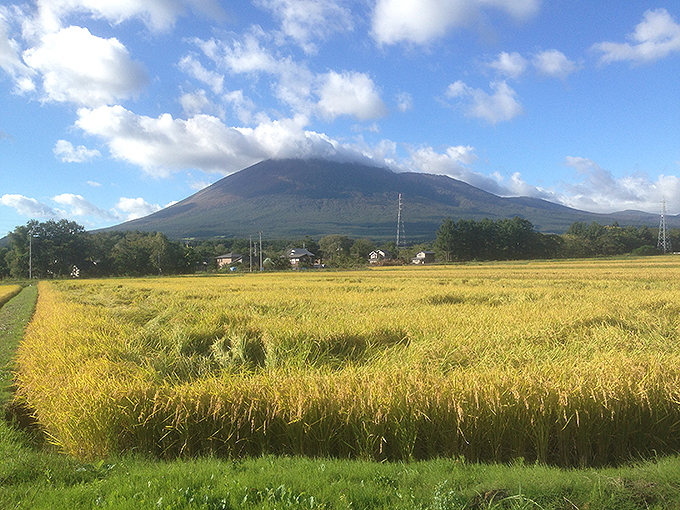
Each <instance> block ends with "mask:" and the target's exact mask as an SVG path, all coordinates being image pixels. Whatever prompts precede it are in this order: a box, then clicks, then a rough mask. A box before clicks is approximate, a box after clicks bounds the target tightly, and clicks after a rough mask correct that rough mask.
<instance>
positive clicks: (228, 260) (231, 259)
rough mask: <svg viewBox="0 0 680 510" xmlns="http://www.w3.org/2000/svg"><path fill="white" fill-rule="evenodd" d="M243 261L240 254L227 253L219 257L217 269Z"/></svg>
mask: <svg viewBox="0 0 680 510" xmlns="http://www.w3.org/2000/svg"><path fill="white" fill-rule="evenodd" d="M242 260H243V255H240V254H238V253H226V254H224V255H220V256H219V257H217V269H222V268H223V267H228V266H230V265H232V264H236V263H238V262H241V261H242Z"/></svg>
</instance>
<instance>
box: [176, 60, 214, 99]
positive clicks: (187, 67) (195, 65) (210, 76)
mask: <svg viewBox="0 0 680 510" xmlns="http://www.w3.org/2000/svg"><path fill="white" fill-rule="evenodd" d="M179 68H180V69H181V70H182V71H184V72H185V73H187V74H189V75H191V76H193V77H194V78H196V79H197V80H199V81H201V82H203V83H205V84H206V85H208V86H209V87H210V89H211V90H212V91H213V93H215V94H219V93H220V92H222V87H223V85H224V76H222V75H221V74H218V73H216V72H214V71H208V70H207V69H206V68H205V67H203V65H202V64H201V63H200V62H199V61H198V60H196V58H195V57H194V56H193V55H186V56H185V57H183V58H182V59H181V60H180V61H179Z"/></svg>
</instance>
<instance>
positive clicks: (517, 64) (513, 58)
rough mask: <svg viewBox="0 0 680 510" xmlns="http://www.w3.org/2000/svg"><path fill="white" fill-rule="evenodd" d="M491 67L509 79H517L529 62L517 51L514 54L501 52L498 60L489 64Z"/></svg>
mask: <svg viewBox="0 0 680 510" xmlns="http://www.w3.org/2000/svg"><path fill="white" fill-rule="evenodd" d="M489 67H490V68H492V69H494V70H496V71H497V72H499V73H501V74H503V75H505V76H507V77H508V78H517V77H519V76H520V75H521V74H522V73H524V71H525V70H526V68H527V61H526V59H525V58H524V57H522V55H520V54H519V53H517V52H516V51H515V52H513V53H506V52H505V51H504V52H501V53H499V54H498V57H496V60H494V61H493V62H491V63H490V64H489Z"/></svg>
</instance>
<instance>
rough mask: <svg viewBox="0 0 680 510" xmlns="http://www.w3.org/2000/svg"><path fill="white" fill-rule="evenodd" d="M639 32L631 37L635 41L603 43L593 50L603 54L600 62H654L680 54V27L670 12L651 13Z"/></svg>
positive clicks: (658, 10) (648, 13)
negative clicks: (673, 54)
mask: <svg viewBox="0 0 680 510" xmlns="http://www.w3.org/2000/svg"><path fill="white" fill-rule="evenodd" d="M643 18H644V19H643V20H642V21H641V22H640V23H639V24H638V25H637V26H636V27H635V31H634V32H633V33H632V34H629V35H628V36H627V37H628V39H629V40H630V41H631V42H628V43H615V42H602V43H598V44H595V45H594V46H593V49H595V50H597V51H601V52H602V53H603V55H602V56H601V57H600V62H601V63H603V64H608V63H610V62H617V61H631V62H651V61H654V60H659V59H662V58H664V57H666V56H668V55H669V54H670V53H673V52H677V51H680V25H679V24H678V23H676V22H675V20H674V19H673V18H672V17H671V15H670V14H669V13H668V11H667V10H666V9H656V10H650V11H647V12H645V13H644V15H643Z"/></svg>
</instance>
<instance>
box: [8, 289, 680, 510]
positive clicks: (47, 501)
mask: <svg viewBox="0 0 680 510" xmlns="http://www.w3.org/2000/svg"><path fill="white" fill-rule="evenodd" d="M36 295H37V290H36V289H35V287H28V288H26V289H24V291H22V293H21V294H19V295H18V296H16V297H15V298H14V299H12V300H11V301H9V302H8V303H7V305H5V306H4V307H3V308H2V309H0V365H1V366H3V372H2V395H1V396H0V398H1V399H2V400H1V403H2V404H3V406H6V404H7V403H8V402H9V399H10V397H11V378H10V376H11V367H12V364H11V363H12V362H11V359H12V356H13V354H14V351H15V349H16V346H17V345H18V343H19V341H20V339H21V336H22V333H23V329H24V326H25V325H26V323H27V322H28V320H29V318H30V316H31V314H32V312H33V307H34V303H35V298H36ZM0 508H3V509H48V508H49V509H62V508H63V509H79V508H115V509H127V508H130V509H134V510H141V509H147V508H149V509H152V508H156V509H185V508H186V509H260V508H261V509H289V508H290V509H302V508H307V509H315V508H322V509H349V508H353V509H409V510H411V509H423V510H442V509H506V508H507V509H546V510H547V509H565V510H566V509H571V510H573V509H582V510H585V509H617V510H626V509H643V508H656V509H674V508H680V458H678V457H666V458H662V459H657V460H652V461H647V462H644V463H638V464H630V465H628V466H622V467H618V468H612V469H584V470H576V469H574V470H565V469H558V468H550V467H545V466H540V465H530V466H525V465H523V464H522V463H521V462H518V463H515V464H513V465H495V464H470V463H466V462H464V461H463V460H460V459H458V460H443V459H439V460H431V461H426V462H394V463H375V462H368V461H348V460H338V459H334V460H329V459H307V458H292V457H273V456H267V457H258V458H251V459H244V460H221V459H218V458H209V457H208V458H205V457H204V458H195V459H184V460H174V461H170V462H164V461H159V460H156V459H151V458H143V457H139V456H133V455H126V456H118V457H110V458H107V459H105V460H102V461H99V462H97V463H94V464H92V463H83V462H79V461H77V460H75V459H73V458H71V457H67V456H64V455H61V454H59V453H56V452H54V451H52V450H50V448H49V446H46V445H45V444H44V443H42V442H39V441H37V440H36V437H35V436H34V435H32V434H31V433H29V432H26V431H25V430H23V429H21V428H20V427H18V426H17V423H16V422H13V421H8V420H7V419H5V420H1V421H0Z"/></svg>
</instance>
